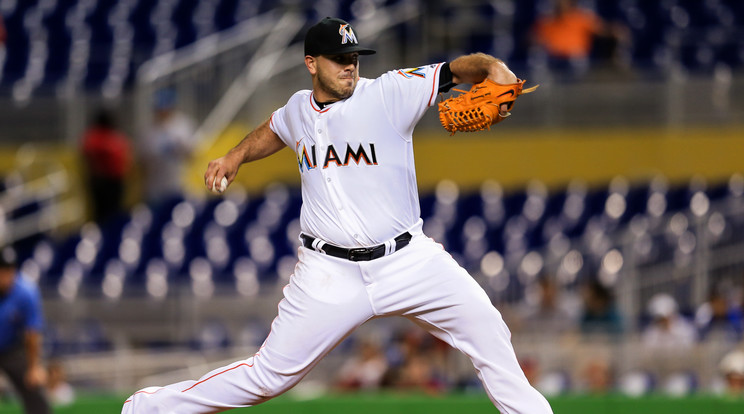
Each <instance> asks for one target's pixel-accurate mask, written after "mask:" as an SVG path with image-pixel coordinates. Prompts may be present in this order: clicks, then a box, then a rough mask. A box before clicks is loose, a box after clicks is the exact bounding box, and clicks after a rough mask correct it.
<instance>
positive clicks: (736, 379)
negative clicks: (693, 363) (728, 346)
mask: <svg viewBox="0 0 744 414" xmlns="http://www.w3.org/2000/svg"><path fill="white" fill-rule="evenodd" d="M719 369H720V370H721V374H723V376H724V378H725V380H726V392H727V393H728V394H730V395H732V396H738V397H744V351H741V350H735V351H731V352H729V353H728V354H726V355H725V356H724V357H723V359H722V360H721V363H720V364H719Z"/></svg>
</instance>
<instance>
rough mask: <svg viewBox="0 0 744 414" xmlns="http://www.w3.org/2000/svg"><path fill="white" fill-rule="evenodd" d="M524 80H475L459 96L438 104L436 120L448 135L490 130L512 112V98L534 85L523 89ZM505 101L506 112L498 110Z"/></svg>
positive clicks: (535, 87) (526, 91)
mask: <svg viewBox="0 0 744 414" xmlns="http://www.w3.org/2000/svg"><path fill="white" fill-rule="evenodd" d="M524 83H525V81H523V80H520V79H517V83H512V84H508V85H501V84H498V83H496V82H494V81H492V80H490V79H486V80H484V81H483V82H481V83H476V84H474V85H473V87H472V88H470V90H469V91H463V90H462V89H455V90H456V91H458V92H463V93H462V94H460V95H458V96H453V97H451V98H448V99H445V100H444V101H442V102H440V103H439V122H441V123H442V126H443V127H444V129H446V130H447V131H449V132H451V133H452V134H451V135H455V132H457V131H462V132H473V131H483V130H485V129H491V125H493V124H497V123H499V122H501V121H503V120H504V118H506V117H507V116H509V115H511V112H508V111H511V109H512V107H514V101H515V100H516V99H517V97H518V96H519V95H522V94H525V93H530V92H532V91H534V90H535V89H537V86H540V85H537V86H533V87H531V88H526V89H523V86H524ZM502 104H508V108H507V112H506V113H502V112H501V105H502Z"/></svg>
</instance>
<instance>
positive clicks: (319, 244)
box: [313, 239, 326, 253]
mask: <svg viewBox="0 0 744 414" xmlns="http://www.w3.org/2000/svg"><path fill="white" fill-rule="evenodd" d="M325 244H326V243H325V242H324V241H323V240H320V239H315V240H313V249H315V250H317V251H319V252H323V253H325V250H323V246H325Z"/></svg>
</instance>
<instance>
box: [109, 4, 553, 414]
mask: <svg viewBox="0 0 744 414" xmlns="http://www.w3.org/2000/svg"><path fill="white" fill-rule="evenodd" d="M373 53H375V52H374V51H373V50H371V49H367V48H364V47H362V46H360V45H359V42H358V40H357V37H356V33H355V32H354V30H353V29H352V27H351V26H350V25H349V24H348V23H347V22H345V21H343V20H340V19H336V18H330V17H329V18H325V19H323V20H322V21H321V22H319V23H318V24H316V25H314V26H313V27H312V28H310V30H309V31H308V33H307V35H306V37H305V65H306V67H307V69H308V71H309V73H310V75H311V77H312V82H313V89H312V90H301V91H299V92H297V93H295V94H294V95H293V96H292V97H291V98H290V99H289V101H288V102H287V104H286V105H285V106H284V107H282V108H279V109H278V110H276V111H275V112H274V113H273V114H272V116H271V118H270V119H269V120H267V121H266V122H264V123H263V124H261V125H260V126H259V127H258V128H256V129H255V130H254V131H253V132H251V133H249V134H248V135H247V136H246V137H245V138H244V139H243V140H242V141H241V142H240V143H239V144H238V145H237V146H236V147H235V148H233V149H232V150H230V151H229V152H228V153H227V154H226V155H225V156H224V157H221V158H219V159H216V160H214V161H212V162H210V163H209V166H208V168H207V171H206V173H205V175H204V178H205V185H206V186H207V188H209V189H214V188H216V187H218V186H219V183H220V182H221V180H222V178H223V177H226V178H227V180H228V182H229V183H232V181H233V180H234V179H235V176H236V174H237V173H238V168H239V167H240V165H241V164H244V163H248V162H251V161H255V160H258V159H261V158H264V157H267V156H269V155H271V154H274V153H275V152H277V151H279V150H281V149H282V148H284V147H289V148H290V149H292V150H293V151H295V153H296V155H297V166H298V169H299V172H300V175H301V177H302V200H303V203H302V208H301V214H300V222H301V231H302V233H301V235H300V238H301V240H302V247H300V248H299V250H298V256H299V262H298V263H297V266H296V267H295V270H294V274H293V275H292V276H291V277H290V282H289V284H288V285H287V286H286V287H285V288H284V299H283V300H282V301H281V302H280V303H279V313H278V316H277V317H276V319H275V320H274V322H273V323H272V326H271V333H270V334H269V336H268V338H267V339H266V341H265V342H264V344H263V346H262V347H261V348H260V349H259V351H258V352H257V353H256V354H255V355H253V356H251V357H249V358H248V359H246V360H243V361H237V362H235V363H233V364H231V365H229V366H226V367H222V368H218V369H216V370H214V371H212V372H210V373H208V374H206V375H205V376H203V377H202V378H201V379H199V380H197V381H184V382H180V383H176V384H172V385H168V386H165V387H149V388H145V389H143V390H141V391H139V392H137V393H135V394H134V395H133V396H132V397H130V398H129V399H128V400H127V402H126V403H125V404H124V407H123V411H122V412H123V413H135V412H136V413H140V412H141V413H171V412H172V413H207V412H216V411H221V410H225V409H228V408H233V407H245V406H252V405H256V404H259V403H262V402H265V401H268V400H269V399H271V398H274V397H276V396H278V395H280V394H282V393H283V392H285V391H287V390H288V389H290V388H291V387H293V386H294V385H295V384H297V383H298V382H299V381H300V380H301V379H302V377H303V376H305V375H306V374H307V373H308V372H309V371H310V369H312V368H313V367H314V366H315V365H316V364H317V363H318V362H319V361H320V359H321V358H323V356H325V355H326V354H327V353H328V352H330V351H331V350H332V349H333V348H334V347H335V346H336V345H337V344H339V342H341V341H342V340H343V339H344V338H345V337H346V336H347V335H349V334H350V333H351V332H352V331H353V330H354V329H355V328H357V327H358V326H360V325H361V324H363V323H364V322H366V321H368V320H370V319H373V318H377V317H382V316H392V315H396V316H403V317H406V318H408V319H410V320H412V321H413V322H415V323H417V324H418V325H420V326H422V327H424V328H425V329H426V330H428V331H429V332H430V333H432V334H433V335H435V336H436V337H438V338H439V339H441V340H443V341H445V342H447V343H448V344H450V345H451V346H453V347H454V348H456V349H458V350H460V351H461V352H463V353H464V354H466V355H467V356H468V357H470V359H471V360H472V362H473V365H474V366H475V369H476V371H477V373H478V376H479V377H480V378H481V380H482V382H483V385H484V388H485V390H486V393H487V394H488V396H489V397H490V398H491V400H492V401H493V403H494V405H495V406H496V407H497V408H498V409H499V410H500V411H501V412H502V413H504V414H546V413H552V410H551V408H550V405H549V404H548V402H547V401H546V400H545V398H544V397H543V396H542V395H541V394H540V393H539V392H538V391H537V390H535V389H534V388H533V387H532V386H530V384H529V382H528V381H527V379H526V378H525V375H524V373H523V372H522V370H521V368H520V366H519V363H518V362H517V358H516V356H515V353H514V349H513V348H512V344H511V342H510V337H511V334H510V332H509V329H508V328H507V326H506V324H505V323H504V321H503V319H502V317H501V314H500V313H499V311H498V310H496V308H494V306H493V305H492V304H491V300H490V299H489V297H488V296H487V295H486V293H485V291H484V290H483V289H482V288H481V287H480V286H479V285H478V283H476V282H475V280H474V279H473V278H472V277H471V276H470V275H469V274H468V273H467V272H466V271H465V270H464V269H463V268H462V267H460V266H459V265H458V264H457V262H456V261H455V260H454V259H453V258H452V257H451V256H450V255H449V254H448V253H447V252H446V251H444V249H443V248H442V246H441V245H439V244H437V243H436V242H435V241H434V240H432V239H430V238H428V237H427V236H426V235H424V234H423V232H422V220H421V218H420V211H419V200H418V191H417V184H416V173H415V168H414V160H413V145H412V134H413V129H414V127H415V126H416V123H417V122H418V121H419V119H420V118H421V117H422V115H423V114H424V112H425V111H426V109H427V108H428V107H429V106H431V105H433V104H434V103H435V100H436V97H437V93H438V92H441V91H447V90H449V88H450V87H451V86H453V85H454V84H457V83H477V82H481V81H483V80H484V79H485V78H486V77H488V78H489V79H491V80H493V81H495V82H497V83H503V84H508V83H514V82H516V80H517V78H516V76H515V75H514V74H513V73H512V72H511V71H510V70H509V69H508V68H507V66H506V65H505V64H504V63H503V62H502V61H500V60H498V59H496V58H494V57H492V56H488V55H485V54H474V55H468V56H462V57H459V58H457V59H455V60H453V61H451V62H448V63H437V64H431V65H427V66H421V67H418V68H407V69H400V70H393V71H390V72H387V73H385V74H383V75H382V76H380V77H378V78H377V79H365V78H360V77H359V56H360V55H369V54H373ZM500 109H501V110H502V111H503V112H506V110H507V105H506V104H505V105H503V106H502V107H501V108H500Z"/></svg>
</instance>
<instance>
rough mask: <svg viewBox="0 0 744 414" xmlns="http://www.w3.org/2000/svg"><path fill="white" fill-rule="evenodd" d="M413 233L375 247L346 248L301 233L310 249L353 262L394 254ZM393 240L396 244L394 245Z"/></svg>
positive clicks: (405, 243) (407, 233) (404, 244)
mask: <svg viewBox="0 0 744 414" xmlns="http://www.w3.org/2000/svg"><path fill="white" fill-rule="evenodd" d="M411 237H412V236H411V233H409V232H405V233H403V234H401V235H400V236H398V237H396V238H394V239H393V240H391V241H390V243H389V244H388V243H383V244H381V245H379V246H374V247H359V248H356V249H346V248H343V247H338V246H334V245H332V244H328V243H326V242H324V241H322V240H320V239H316V238H315V237H312V236H308V235H307V234H300V239H302V244H303V245H304V246H305V247H307V248H308V249H313V250H315V251H319V252H321V253H325V254H327V255H329V256H334V257H339V258H341V259H347V260H351V261H352V262H364V261H369V260H375V259H379V258H380V257H383V256H386V255H388V254H392V253H393V252H397V251H398V250H400V249H402V248H404V247H406V246H407V245H408V242H410V241H411ZM393 242H395V245H394V246H393Z"/></svg>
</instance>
